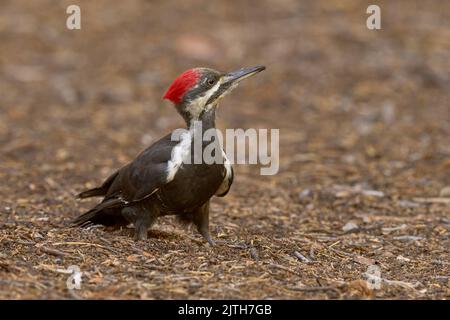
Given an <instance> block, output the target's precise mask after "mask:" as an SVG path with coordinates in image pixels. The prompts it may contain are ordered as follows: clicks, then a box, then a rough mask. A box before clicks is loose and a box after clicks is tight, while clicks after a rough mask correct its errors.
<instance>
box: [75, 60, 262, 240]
mask: <svg viewBox="0 0 450 320" xmlns="http://www.w3.org/2000/svg"><path fill="white" fill-rule="evenodd" d="M263 70H265V66H255V67H248V68H241V69H239V70H237V71H233V72H228V73H222V72H219V71H217V70H214V69H210V68H204V67H199V68H192V69H189V70H187V71H185V72H183V73H182V74H180V75H179V76H178V77H177V78H176V79H175V80H174V81H173V83H172V84H171V85H170V87H169V88H168V90H167V92H166V93H165V94H164V96H163V99H167V100H169V101H171V102H172V104H173V105H174V106H175V109H176V110H177V111H178V113H179V114H180V115H181V117H182V118H183V119H184V121H185V124H186V127H185V128H184V131H183V132H182V133H181V134H180V135H179V139H174V138H173V137H174V131H173V132H171V133H169V134H167V135H166V136H164V137H163V138H161V139H160V140H158V141H156V142H155V143H153V144H152V145H151V146H149V147H148V148H147V149H145V150H144V151H142V152H141V153H140V154H139V155H138V156H137V157H136V158H135V159H134V160H133V161H131V162H129V163H128V164H126V165H124V166H123V167H121V168H120V169H118V170H116V171H115V172H114V173H112V174H111V175H110V176H109V177H108V178H107V179H106V180H105V181H104V182H103V184H101V185H100V186H99V187H96V188H93V189H90V190H87V191H84V192H81V193H80V194H78V195H77V197H78V198H79V199H85V198H90V197H103V199H102V201H101V202H99V203H98V204H97V205H95V206H94V207H93V208H92V209H90V210H89V211H87V212H85V213H84V214H82V215H80V216H79V217H77V218H76V219H74V220H73V221H72V226H73V227H77V226H78V227H87V226H91V225H104V226H110V227H120V226H127V225H130V224H132V225H134V239H135V240H146V239H147V237H148V234H147V232H148V230H149V229H150V228H151V226H152V225H153V224H154V223H155V221H156V220H157V218H159V217H161V216H166V215H176V216H177V217H178V218H179V220H180V221H182V222H184V223H187V224H190V223H192V224H194V225H195V227H196V228H197V230H198V232H199V233H200V234H201V235H202V236H203V238H204V239H205V240H206V241H207V242H208V243H209V244H210V245H211V246H213V245H215V241H214V240H213V239H212V238H211V235H210V232H209V206H210V200H211V198H212V197H213V196H218V197H224V196H225V195H226V194H227V193H228V191H229V190H230V187H231V185H232V183H233V179H234V172H233V167H232V165H231V162H230V161H229V159H228V158H227V156H226V154H225V152H224V151H223V149H222V146H221V145H219V147H220V149H219V150H221V151H222V152H221V154H219V155H215V156H218V159H219V160H221V161H215V162H213V163H209V162H208V163H206V162H205V161H200V162H199V161H195V159H194V156H195V152H194V145H195V138H196V130H198V127H199V126H198V124H200V125H201V129H202V130H208V129H211V130H213V132H215V130H217V129H216V126H215V118H216V110H217V107H218V104H219V102H220V100H221V99H222V98H223V97H224V96H225V95H227V94H228V93H229V92H230V91H232V90H233V89H234V88H235V87H236V86H237V85H238V84H239V83H240V82H241V81H242V80H244V79H246V78H248V77H251V76H253V75H255V74H257V73H259V72H261V71H263ZM210 143H214V144H216V143H220V141H219V139H217V136H213V137H212V139H211V142H210ZM206 145H207V144H206V143H204V142H203V141H202V142H201V150H204V148H206ZM216 159H217V158H216Z"/></svg>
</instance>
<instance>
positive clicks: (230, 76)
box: [205, 66, 266, 105]
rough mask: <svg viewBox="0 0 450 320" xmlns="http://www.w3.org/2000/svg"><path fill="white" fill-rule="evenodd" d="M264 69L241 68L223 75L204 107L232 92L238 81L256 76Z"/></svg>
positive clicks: (259, 67)
mask: <svg viewBox="0 0 450 320" xmlns="http://www.w3.org/2000/svg"><path fill="white" fill-rule="evenodd" d="M264 69H266V67H264V66H256V67H250V68H242V69H239V70H237V71H233V72H230V73H227V74H225V75H223V77H222V83H221V84H220V87H219V89H218V90H217V91H216V92H215V93H214V94H213V95H212V97H211V98H209V100H208V101H207V102H206V104H205V105H209V104H211V103H213V102H215V101H217V100H218V99H220V98H222V97H223V96H224V95H225V94H227V93H228V92H230V91H231V90H233V88H235V87H236V86H237V85H238V83H239V82H240V81H242V80H244V79H246V78H248V77H251V76H252V75H254V74H257V73H258V72H261V71H263V70H264Z"/></svg>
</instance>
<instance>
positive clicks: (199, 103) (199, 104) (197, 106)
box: [188, 79, 223, 119]
mask: <svg viewBox="0 0 450 320" xmlns="http://www.w3.org/2000/svg"><path fill="white" fill-rule="evenodd" d="M222 81H223V80H222V79H220V80H219V81H217V83H216V84H215V85H214V86H213V87H212V88H211V89H209V90H208V91H206V92H205V93H204V94H203V95H202V96H200V97H198V98H197V99H195V100H192V101H191V102H190V103H189V105H188V110H189V113H190V114H191V115H192V117H193V118H194V119H197V118H198V117H199V115H200V113H201V112H202V111H203V109H204V108H205V104H206V103H207V102H208V100H209V98H211V97H212V96H213V94H214V93H216V91H217V90H219V87H220V85H221V84H222Z"/></svg>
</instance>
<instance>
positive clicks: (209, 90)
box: [163, 66, 265, 122]
mask: <svg viewBox="0 0 450 320" xmlns="http://www.w3.org/2000/svg"><path fill="white" fill-rule="evenodd" d="M264 69H265V67H264V66H256V67H250V68H242V69H239V70H237V71H233V72H229V73H222V72H219V71H216V70H213V69H209V68H194V69H189V70H187V71H185V72H183V73H182V74H181V75H179V76H178V77H177V78H176V79H175V80H174V81H173V83H172V84H171V86H170V87H169V89H168V90H167V92H166V94H165V95H164V97H163V98H164V99H168V100H170V101H172V102H173V103H174V104H175V106H176V108H177V110H178V111H179V112H180V114H181V115H182V116H183V118H185V120H187V121H188V122H189V121H191V120H197V119H199V118H200V117H201V115H202V114H203V113H204V112H206V111H209V110H212V109H213V108H215V107H216V106H217V104H218V102H219V100H220V99H221V98H223V97H224V96H225V95H226V94H228V93H229V92H230V91H231V90H233V89H234V88H235V87H236V86H237V85H238V83H239V82H240V81H242V80H243V79H246V78H248V77H251V76H252V75H254V74H256V73H258V72H261V71H263V70H264Z"/></svg>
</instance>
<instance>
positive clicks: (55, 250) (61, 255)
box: [39, 247, 69, 257]
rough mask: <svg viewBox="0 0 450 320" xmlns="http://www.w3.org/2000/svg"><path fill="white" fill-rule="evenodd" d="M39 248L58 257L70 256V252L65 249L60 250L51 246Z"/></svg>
mask: <svg viewBox="0 0 450 320" xmlns="http://www.w3.org/2000/svg"><path fill="white" fill-rule="evenodd" d="M39 250H40V251H42V252H44V253H47V254H50V255H52V256H57V257H67V256H69V254H68V253H67V252H63V251H60V250H57V249H52V248H49V247H40V248H39Z"/></svg>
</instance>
